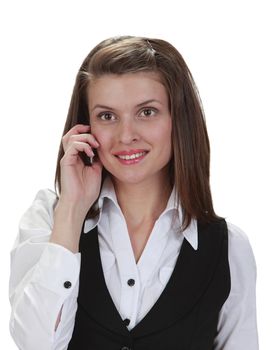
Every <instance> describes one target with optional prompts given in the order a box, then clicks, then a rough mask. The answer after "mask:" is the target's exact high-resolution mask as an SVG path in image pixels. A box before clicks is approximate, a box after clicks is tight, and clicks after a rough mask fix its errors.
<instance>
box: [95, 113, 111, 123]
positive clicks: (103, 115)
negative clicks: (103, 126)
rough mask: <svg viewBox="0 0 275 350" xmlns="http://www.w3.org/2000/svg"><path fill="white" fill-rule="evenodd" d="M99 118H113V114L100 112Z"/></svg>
mask: <svg viewBox="0 0 275 350" xmlns="http://www.w3.org/2000/svg"><path fill="white" fill-rule="evenodd" d="M98 118H99V119H101V120H106V121H108V120H114V116H113V115H112V113H101V114H99V116H98Z"/></svg>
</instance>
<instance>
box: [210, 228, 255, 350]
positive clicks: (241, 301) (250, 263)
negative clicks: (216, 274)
mask: <svg viewBox="0 0 275 350" xmlns="http://www.w3.org/2000/svg"><path fill="white" fill-rule="evenodd" d="M228 258H229V266H230V276H231V291H230V294H229V297H228V299H227V300H226V302H225V303H224V305H223V307H222V310H221V312H220V316H219V323H218V334H217V337H216V340H215V347H214V349H215V350H232V349H234V350H244V349H249V350H258V349H259V345H258V332H257V316H256V263H255V259H254V255H253V252H252V249H251V246H250V243H249V241H248V238H247V236H246V235H245V234H244V233H243V232H242V231H241V230H240V229H239V228H238V227H236V226H234V225H232V224H229V223H228Z"/></svg>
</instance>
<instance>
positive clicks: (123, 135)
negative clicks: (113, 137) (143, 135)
mask: <svg viewBox="0 0 275 350" xmlns="http://www.w3.org/2000/svg"><path fill="white" fill-rule="evenodd" d="M118 133H119V140H120V142H122V143H125V144H130V143H132V142H135V141H137V140H138V139H139V138H140V137H139V133H138V128H137V125H136V123H135V121H134V120H123V121H121V122H120V125H119V131H118Z"/></svg>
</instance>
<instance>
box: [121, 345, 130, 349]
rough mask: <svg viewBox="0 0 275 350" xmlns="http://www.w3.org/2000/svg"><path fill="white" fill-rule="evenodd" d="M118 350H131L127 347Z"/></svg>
mask: <svg viewBox="0 0 275 350" xmlns="http://www.w3.org/2000/svg"><path fill="white" fill-rule="evenodd" d="M120 350H131V348H128V346H123V347H122V348H121V349H120Z"/></svg>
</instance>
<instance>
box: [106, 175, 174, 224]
mask: <svg viewBox="0 0 275 350" xmlns="http://www.w3.org/2000/svg"><path fill="white" fill-rule="evenodd" d="M113 184H114V188H115V191H116V196H117V200H118V204H119V206H120V208H121V211H122V213H123V215H124V217H125V220H126V222H127V223H131V224H132V225H140V224H142V223H150V222H155V221H156V220H157V219H158V217H159V216H160V214H161V213H162V212H163V210H164V209H165V208H166V205H167V202H168V199H169V197H170V194H171V191H172V188H171V186H170V183H169V181H168V180H166V181H155V180H154V181H149V180H148V181H144V182H142V183H139V184H128V183H121V182H119V181H116V180H114V179H113Z"/></svg>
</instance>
